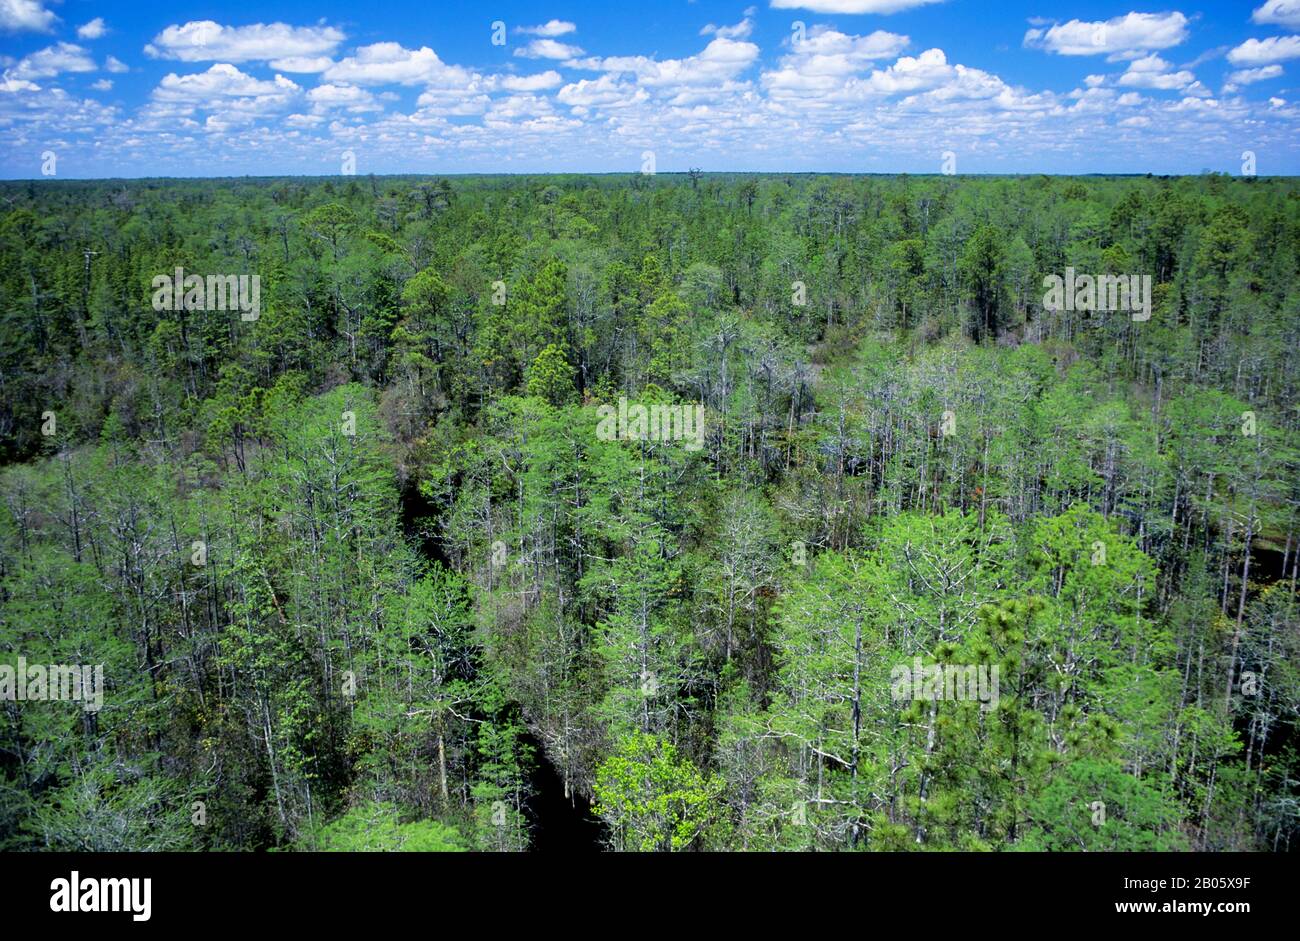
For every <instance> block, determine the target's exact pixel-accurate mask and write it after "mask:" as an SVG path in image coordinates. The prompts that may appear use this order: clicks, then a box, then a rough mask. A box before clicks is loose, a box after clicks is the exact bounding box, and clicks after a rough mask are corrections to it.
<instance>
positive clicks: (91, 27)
mask: <svg viewBox="0 0 1300 941" xmlns="http://www.w3.org/2000/svg"><path fill="white" fill-rule="evenodd" d="M107 33H108V27H107V26H105V25H104V18H103V17H102V16H97V17H95V18H94V19H93V20H91V21H90V22H89V23H82V24H81V25H80V26H78V27H77V38H78V39H99V38H101V37H102V36H104V35H106V34H107Z"/></svg>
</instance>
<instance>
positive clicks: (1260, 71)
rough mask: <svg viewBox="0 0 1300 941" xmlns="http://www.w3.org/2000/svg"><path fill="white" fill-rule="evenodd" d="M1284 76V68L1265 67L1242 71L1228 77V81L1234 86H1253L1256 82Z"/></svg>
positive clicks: (1278, 66) (1275, 66)
mask: <svg viewBox="0 0 1300 941" xmlns="http://www.w3.org/2000/svg"><path fill="white" fill-rule="evenodd" d="M1281 75H1282V66H1280V65H1264V66H1260V67H1259V68H1257V69H1240V70H1239V71H1236V72H1232V73H1230V74H1229V75H1228V81H1229V82H1231V83H1232V84H1234V85H1253V84H1254V83H1255V82H1263V81H1266V80H1267V79H1270V78H1279V77H1280V76H1281Z"/></svg>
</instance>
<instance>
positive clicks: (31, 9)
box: [0, 0, 59, 33]
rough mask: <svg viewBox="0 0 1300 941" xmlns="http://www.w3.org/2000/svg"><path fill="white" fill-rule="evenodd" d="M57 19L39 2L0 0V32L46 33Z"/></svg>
mask: <svg viewBox="0 0 1300 941" xmlns="http://www.w3.org/2000/svg"><path fill="white" fill-rule="evenodd" d="M58 19H59V18H58V17H57V16H55V15H54V14H53V13H51V12H50V11H49V10H47V9H45V4H44V3H42V2H41V0H0V30H4V31H5V32H10V33H48V32H50V31H51V29H53V27H54V24H55V23H56V22H58Z"/></svg>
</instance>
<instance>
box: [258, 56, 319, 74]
mask: <svg viewBox="0 0 1300 941" xmlns="http://www.w3.org/2000/svg"><path fill="white" fill-rule="evenodd" d="M333 64H334V60H333V59H331V58H330V57H329V56H289V57H288V58H284V59H272V60H271V68H273V69H278V70H280V71H281V72H324V71H325V70H326V69H328V68H329V67H330V66H331V65H333Z"/></svg>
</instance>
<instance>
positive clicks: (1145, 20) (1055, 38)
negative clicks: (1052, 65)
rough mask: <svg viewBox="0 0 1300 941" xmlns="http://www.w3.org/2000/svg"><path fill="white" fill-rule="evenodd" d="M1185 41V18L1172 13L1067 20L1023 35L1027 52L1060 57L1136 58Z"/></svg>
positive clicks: (1131, 14) (1132, 14) (1130, 14)
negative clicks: (1099, 19)
mask: <svg viewBox="0 0 1300 941" xmlns="http://www.w3.org/2000/svg"><path fill="white" fill-rule="evenodd" d="M1186 39H1187V17H1185V16H1183V14H1181V13H1178V12H1173V13H1129V14H1127V15H1125V16H1117V17H1114V18H1112V19H1109V20H1104V21H1095V22H1087V21H1084V20H1070V21H1069V22H1068V23H1058V24H1056V25H1053V26H1051V27H1046V28H1043V27H1039V28H1035V29H1031V30H1029V31H1028V32H1026V33H1025V39H1024V44H1025V46H1026V47H1027V48H1031V49H1043V50H1045V51H1047V52H1054V53H1056V54H1057V55H1063V56H1095V55H1103V54H1104V55H1106V56H1108V57H1110V58H1111V59H1112V60H1114V59H1131V58H1136V57H1138V56H1140V55H1142V54H1143V53H1146V52H1150V51H1152V50H1155V49H1168V48H1169V47H1170V46H1177V45H1178V44H1179V43H1182V42H1184V41H1185V40H1186Z"/></svg>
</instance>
